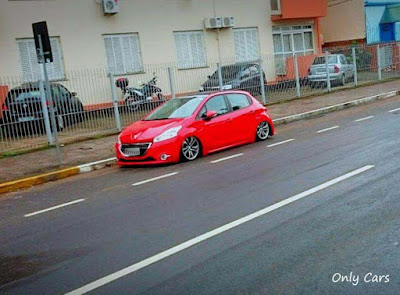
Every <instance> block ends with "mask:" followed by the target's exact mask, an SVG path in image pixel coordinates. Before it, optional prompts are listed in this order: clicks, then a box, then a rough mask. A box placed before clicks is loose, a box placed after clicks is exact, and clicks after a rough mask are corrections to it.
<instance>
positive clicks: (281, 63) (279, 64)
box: [275, 54, 286, 75]
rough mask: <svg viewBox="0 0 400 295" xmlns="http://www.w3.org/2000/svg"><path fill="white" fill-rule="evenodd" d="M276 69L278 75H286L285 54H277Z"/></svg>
mask: <svg viewBox="0 0 400 295" xmlns="http://www.w3.org/2000/svg"><path fill="white" fill-rule="evenodd" d="M275 71H276V74H277V75H284V74H285V73H286V59H285V58H284V56H283V54H276V55H275Z"/></svg>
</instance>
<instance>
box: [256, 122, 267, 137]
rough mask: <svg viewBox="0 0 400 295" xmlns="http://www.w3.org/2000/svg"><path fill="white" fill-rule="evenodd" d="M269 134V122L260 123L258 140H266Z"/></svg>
mask: <svg viewBox="0 0 400 295" xmlns="http://www.w3.org/2000/svg"><path fill="white" fill-rule="evenodd" d="M268 136H269V125H268V122H265V121H263V122H261V123H260V124H258V127H257V139H258V140H265V139H267V138H268Z"/></svg>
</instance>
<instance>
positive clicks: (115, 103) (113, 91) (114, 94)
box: [109, 73, 122, 131]
mask: <svg viewBox="0 0 400 295" xmlns="http://www.w3.org/2000/svg"><path fill="white" fill-rule="evenodd" d="M109 77H110V86H111V95H112V99H113V106H114V115H115V124H116V125H117V129H118V131H121V130H122V128H121V118H120V116H119V109H118V96H117V91H116V89H115V85H114V75H113V74H112V73H109Z"/></svg>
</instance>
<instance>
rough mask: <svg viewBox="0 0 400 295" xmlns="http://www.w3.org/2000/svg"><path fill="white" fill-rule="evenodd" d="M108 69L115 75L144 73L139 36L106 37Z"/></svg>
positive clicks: (118, 35)
mask: <svg viewBox="0 0 400 295" xmlns="http://www.w3.org/2000/svg"><path fill="white" fill-rule="evenodd" d="M104 43H105V47H106V56H107V68H108V71H109V72H110V73H112V74H114V75H126V74H134V73H140V72H143V62H142V57H141V51H140V42H139V34H137V33H132V34H113V35H104Z"/></svg>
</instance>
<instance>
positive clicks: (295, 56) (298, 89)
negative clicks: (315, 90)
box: [293, 53, 301, 97]
mask: <svg viewBox="0 0 400 295" xmlns="http://www.w3.org/2000/svg"><path fill="white" fill-rule="evenodd" d="M293 61H294V73H295V76H296V96H297V97H300V96H301V93H300V75H299V63H298V60H297V55H296V54H295V53H293Z"/></svg>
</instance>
